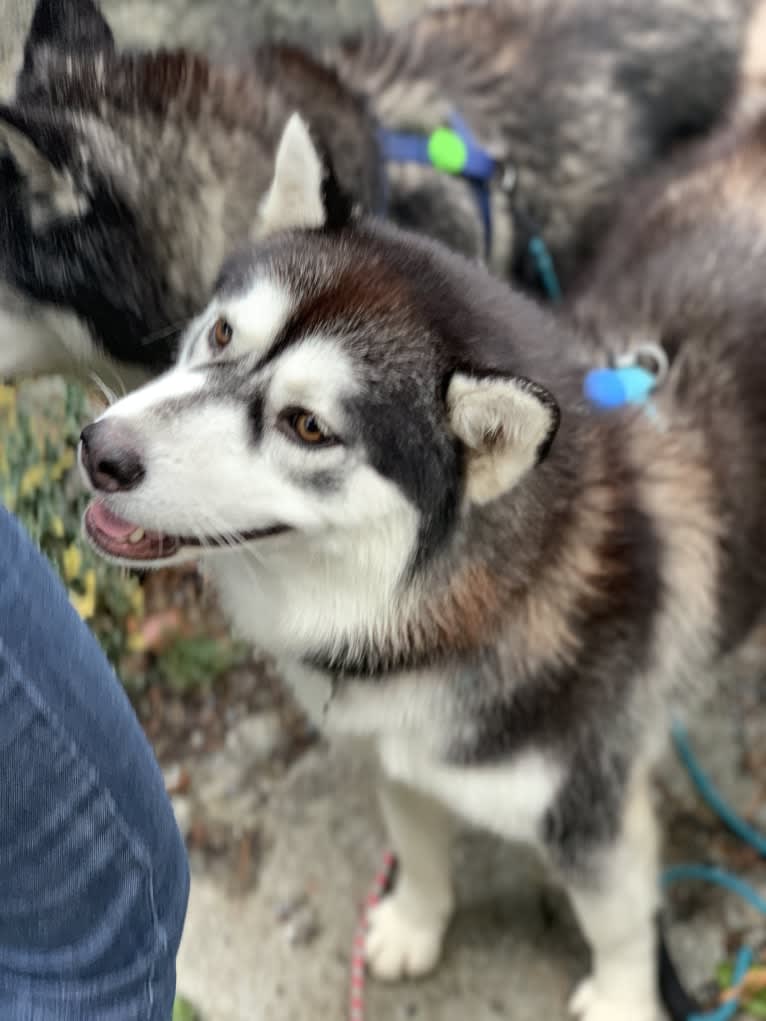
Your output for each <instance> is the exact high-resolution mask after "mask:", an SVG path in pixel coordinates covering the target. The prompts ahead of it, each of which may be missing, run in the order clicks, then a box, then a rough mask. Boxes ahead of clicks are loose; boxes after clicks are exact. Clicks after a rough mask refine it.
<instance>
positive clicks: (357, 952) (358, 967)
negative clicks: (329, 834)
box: [349, 851, 396, 1021]
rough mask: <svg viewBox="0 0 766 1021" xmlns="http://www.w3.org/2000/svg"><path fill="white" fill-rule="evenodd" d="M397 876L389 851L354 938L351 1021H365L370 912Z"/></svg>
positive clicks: (350, 998) (392, 856)
mask: <svg viewBox="0 0 766 1021" xmlns="http://www.w3.org/2000/svg"><path fill="white" fill-rule="evenodd" d="M395 875H396V856H395V855H394V854H393V853H392V852H391V851H387V852H386V854H385V856H384V858H383V865H382V867H381V869H380V872H378V874H377V875H376V876H375V881H374V882H373V884H372V889H371V890H370V892H369V893H368V894H367V899H366V900H365V902H364V907H363V908H362V914H361V917H360V919H359V925H358V926H357V930H356V935H355V936H354V945H353V949H352V951H351V990H350V997H349V1003H350V1008H349V1021H364V991H365V980H366V971H365V960H364V943H365V937H366V936H367V926H368V923H369V916H370V911H371V910H372V909H373V908H374V907H375V905H376V904H379V903H380V901H381V899H382V898H383V897H384V896H385V895H386V894H387V893H388V891H389V890H390V889H391V886H392V885H393V882H394V877H395Z"/></svg>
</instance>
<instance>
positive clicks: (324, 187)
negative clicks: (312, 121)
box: [253, 113, 352, 238]
mask: <svg viewBox="0 0 766 1021" xmlns="http://www.w3.org/2000/svg"><path fill="white" fill-rule="evenodd" d="M351 213H352V206H351V200H350V199H349V198H348V196H347V195H346V194H345V193H344V192H343V190H342V188H341V187H340V185H339V184H338V180H337V178H336V176H335V171H334V170H333V167H332V163H331V161H330V159H329V156H328V155H327V154H326V153H323V152H322V151H321V150H320V148H319V147H318V146H317V145H316V144H315V142H314V140H313V139H312V137H311V133H310V132H309V129H308V126H307V124H306V122H305V121H304V120H303V118H302V117H301V116H300V114H298V113H294V114H293V115H292V116H291V117H290V119H289V121H288V122H287V126H286V127H285V130H284V132H283V133H282V138H281V139H280V142H279V146H278V148H277V155H276V160H275V163H274V177H273V179H272V182H271V185H270V187H269V190H268V192H267V193H266V196H265V198H264V200H263V203H262V205H261V210H260V217H259V221H258V223H257V224H256V226H255V228H254V230H253V235H254V236H255V237H256V238H259V237H265V236H267V235H269V234H274V233H276V232H277V231H280V230H289V229H291V228H312V227H315V228H319V227H325V228H327V229H339V228H341V227H344V226H346V224H347V223H348V222H349V220H350V219H351Z"/></svg>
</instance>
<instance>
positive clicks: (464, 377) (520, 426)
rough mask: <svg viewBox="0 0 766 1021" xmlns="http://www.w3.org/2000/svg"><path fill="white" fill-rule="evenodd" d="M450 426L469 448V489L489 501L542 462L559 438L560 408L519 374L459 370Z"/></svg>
mask: <svg viewBox="0 0 766 1021" xmlns="http://www.w3.org/2000/svg"><path fill="white" fill-rule="evenodd" d="M447 410H448V413H449V419H450V424H451V426H452V430H453V432H454V433H455V435H456V436H457V438H458V439H459V440H460V441H461V443H463V445H464V446H465V448H466V451H467V458H468V460H467V493H468V498H469V499H470V500H471V501H472V502H473V503H477V504H485V503H490V502H491V501H492V500H495V499H497V497H499V496H501V495H502V494H503V493H505V492H507V491H508V490H509V489H511V487H512V486H514V485H515V484H516V482H518V480H519V479H520V478H521V477H522V475H524V474H525V473H526V472H527V471H529V469H530V468H533V467H534V466H535V465H537V464H539V463H540V461H542V460H543V459H544V458H545V456H546V454H547V453H548V450H549V449H550V446H551V444H552V443H553V440H554V438H555V436H556V430H557V429H558V425H559V418H560V413H559V408H558V405H557V404H556V401H555V400H554V398H553V397H552V395H551V394H549V393H548V391H547V390H545V389H544V388H543V387H541V386H538V384H537V383H532V382H531V381H530V380H528V379H523V378H520V377H518V376H496V375H493V376H474V375H470V374H468V373H463V372H456V373H455V374H454V375H453V377H452V380H451V381H450V385H449V390H448V391H447Z"/></svg>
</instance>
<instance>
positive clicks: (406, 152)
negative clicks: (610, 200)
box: [378, 113, 561, 302]
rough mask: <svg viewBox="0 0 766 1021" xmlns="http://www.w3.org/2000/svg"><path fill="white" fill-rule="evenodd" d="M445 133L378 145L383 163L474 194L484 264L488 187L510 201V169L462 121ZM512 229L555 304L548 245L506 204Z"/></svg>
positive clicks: (488, 249)
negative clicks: (449, 180) (445, 179)
mask: <svg viewBox="0 0 766 1021" xmlns="http://www.w3.org/2000/svg"><path fill="white" fill-rule="evenodd" d="M450 125H451V126H450V127H448V128H447V127H441V128H437V129H436V130H435V131H432V132H431V134H430V135H421V134H417V133H413V132H407V131H392V130H390V129H388V128H383V127H382V128H380V130H379V135H378V138H379V143H380V148H381V153H382V156H383V159H384V161H385V162H386V163H419V164H421V165H422V166H429V167H433V168H434V169H436V170H438V171H440V172H441V173H444V174H452V175H453V176H455V177H460V178H462V179H463V180H464V181H466V182H467V183H468V184H469V185H470V186H471V189H472V190H473V193H474V196H475V198H476V204H477V206H478V208H479V215H480V217H481V222H482V224H483V226H484V250H485V256H486V258H487V259H489V258H490V256H491V254H492V240H493V233H492V190H491V189H492V183H493V182H494V181H496V180H499V182H500V186H501V187H502V188H503V189H504V190H505V191H506V192H507V193H508V194H509V195H512V194H513V193H514V191H515V189H516V181H517V174H516V171H515V169H514V168H513V167H512V166H510V165H508V164H506V163H501V162H499V161H498V160H496V159H495V157H494V156H492V155H491V154H490V153H489V152H488V151H487V150H486V149H485V148H484V147H483V146H482V145H481V144H480V143H479V142H478V141H477V139H476V137H475V136H474V134H473V132H472V131H471V129H470V128H469V127H468V124H467V123H466V121H465V120H464V119H463V118H462V117H461V116H460V115H459V114H457V113H453V114H452V116H451V118H450ZM511 210H512V214H513V217H514V220H515V221H516V229H517V231H518V232H519V233H521V234H522V235H523V236H524V237H525V241H524V245H523V247H524V249H525V250H526V251H527V252H528V253H529V254H530V255H531V257H532V260H533V262H534V265H535V269H536V271H537V273H538V275H539V277H540V280H541V282H542V284H543V287H544V289H545V293H546V295H547V296H548V298H549V299H550V300H551V301H553V302H556V301H558V300H559V299H560V297H561V288H560V286H559V281H558V277H557V275H556V269H555V266H554V263H553V258H552V257H551V254H550V251H549V250H548V247H547V245H546V244H545V242H544V241H543V239H542V237H541V236H540V233H539V231H538V230H537V228H536V227H535V225H534V223H533V222H532V220H531V218H530V217H529V216H527V215H526V214H524V213H522V211H521V210H520V209H519V208H518V206H517V204H516V203H515V202H513V203H512V204H511Z"/></svg>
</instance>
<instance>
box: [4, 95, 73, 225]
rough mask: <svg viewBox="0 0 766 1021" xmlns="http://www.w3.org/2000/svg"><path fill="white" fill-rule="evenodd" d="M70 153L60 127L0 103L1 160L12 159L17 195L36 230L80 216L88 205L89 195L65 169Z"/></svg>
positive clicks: (11, 164) (8, 160)
mask: <svg viewBox="0 0 766 1021" xmlns="http://www.w3.org/2000/svg"><path fill="white" fill-rule="evenodd" d="M67 152H68V146H67V143H66V141H65V137H64V134H63V131H62V129H61V128H60V127H58V126H56V125H53V124H52V123H49V122H48V121H45V120H40V121H37V120H33V119H30V118H28V117H26V116H24V115H22V114H21V113H19V112H18V111H16V110H14V109H12V108H9V107H2V106H0V161H2V160H3V159H5V160H6V161H7V162H9V163H10V167H9V171H10V173H11V174H15V175H16V177H17V178H20V179H21V187H20V188H17V189H16V194H17V195H18V196H19V198H20V201H22V202H23V203H24V204H25V205H26V207H27V212H28V215H29V220H30V224H31V226H32V228H33V229H35V230H37V229H40V230H42V229H44V228H45V227H46V226H48V224H50V223H51V222H53V221H55V220H58V219H63V218H65V217H69V216H77V215H78V214H80V213H82V212H83V211H84V208H85V207H86V206H87V196H85V195H84V194H83V193H82V192H81V191H80V189H79V187H78V185H77V183H76V181H75V179H74V177H73V176H72V174H71V173H70V172H68V171H67V170H66V169H65V167H66V161H67Z"/></svg>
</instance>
